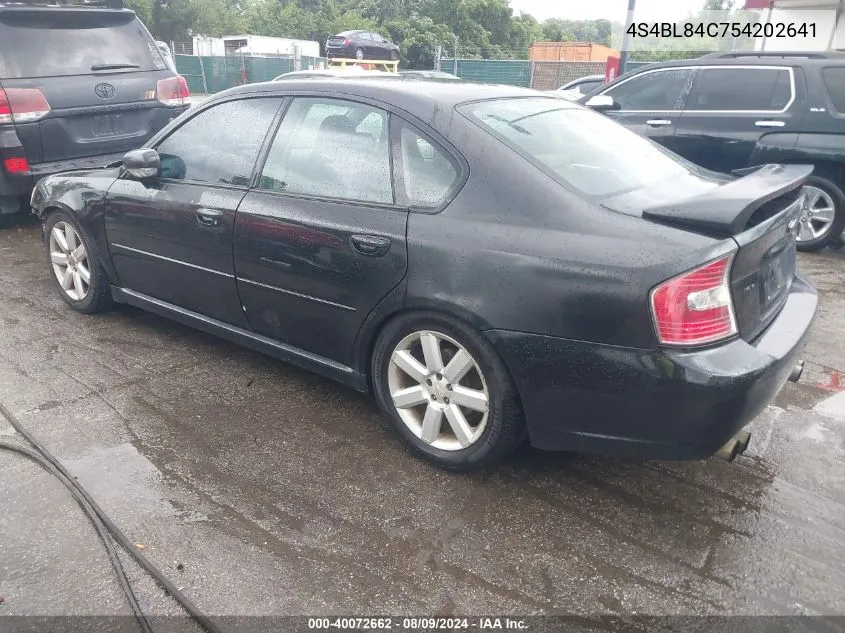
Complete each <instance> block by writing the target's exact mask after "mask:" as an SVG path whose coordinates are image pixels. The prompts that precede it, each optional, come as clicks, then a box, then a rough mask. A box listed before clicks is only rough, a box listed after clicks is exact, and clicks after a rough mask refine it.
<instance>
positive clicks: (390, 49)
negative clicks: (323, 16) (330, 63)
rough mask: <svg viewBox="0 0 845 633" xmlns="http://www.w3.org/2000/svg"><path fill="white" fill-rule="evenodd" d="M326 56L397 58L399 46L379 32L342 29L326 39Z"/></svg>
mask: <svg viewBox="0 0 845 633" xmlns="http://www.w3.org/2000/svg"><path fill="white" fill-rule="evenodd" d="M326 57H329V58H331V57H346V58H355V59H392V60H394V61H396V60H398V59H399V47H398V46H397V45H396V44H394V43H392V42H391V41H390V40H388V39H387V38H386V37H384V36H383V35H380V34H379V33H373V32H372V31H344V32H343V33H338V34H337V35H333V36H332V37H330V38H329V39H327V40H326Z"/></svg>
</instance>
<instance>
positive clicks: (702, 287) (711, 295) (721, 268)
mask: <svg viewBox="0 0 845 633" xmlns="http://www.w3.org/2000/svg"><path fill="white" fill-rule="evenodd" d="M733 258H734V254H733V253H731V254H730V255H726V256H725V257H722V258H721V259H717V260H716V261H714V262H710V263H709V264H705V265H704V266H701V267H699V268H695V269H694V270H691V271H689V272H688V273H684V274H683V275H679V276H677V277H674V278H673V279H670V280H669V281H665V282H663V283H662V284H660V285H659V286H657V288H655V289H654V290H652V291H651V312H652V316H653V318H654V325H655V327H656V328H657V337H658V339H659V340H660V343H662V344H664V345H702V344H704V343H714V342H716V341H720V340H722V339H726V338H728V337H731V336H733V335H734V334H736V333H737V328H736V317H735V316H734V306H733V299H732V298H731V286H730V273H731V264H732V263H733Z"/></svg>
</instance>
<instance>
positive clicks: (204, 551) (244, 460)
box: [0, 224, 845, 615]
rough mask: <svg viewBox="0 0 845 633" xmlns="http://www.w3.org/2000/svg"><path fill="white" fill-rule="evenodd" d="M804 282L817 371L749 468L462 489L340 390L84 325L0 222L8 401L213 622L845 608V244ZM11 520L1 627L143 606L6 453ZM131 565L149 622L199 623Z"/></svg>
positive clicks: (532, 472) (1, 397) (101, 320)
mask: <svg viewBox="0 0 845 633" xmlns="http://www.w3.org/2000/svg"><path fill="white" fill-rule="evenodd" d="M799 267H800V269H801V271H802V272H803V273H804V274H806V275H807V276H808V277H809V279H810V280H811V281H812V282H813V283H814V284H815V285H816V286H817V287H818V288H819V290H820V291H821V294H822V299H821V309H820V313H819V316H818V320H817V322H816V325H815V329H814V331H813V334H812V338H811V341H810V343H809V347H808V349H807V354H806V360H807V368H806V370H805V372H804V376H803V377H802V380H801V382H800V383H799V384H797V385H793V384H789V385H787V386H786V387H785V388H784V390H783V391H782V392H781V394H780V395H779V397H778V398H777V400H776V402H775V403H774V404H772V405H771V406H770V407H769V408H768V409H767V410H766V411H765V412H764V413H763V414H762V415H761V416H760V417H759V418H758V419H757V420H755V421H754V422H753V426H752V431H753V438H752V441H751V446H750V448H749V450H748V452H747V453H746V455H745V456H744V457H742V458H740V459H739V460H738V461H736V462H735V463H733V464H729V463H726V462H722V461H718V460H715V459H711V460H709V461H703V462H687V463H670V462H639V461H630V460H619V459H611V458H604V457H595V456H583V455H573V454H565V453H543V452H540V451H536V450H533V449H531V448H528V447H526V448H523V449H520V451H519V452H518V453H517V454H516V455H514V456H513V457H511V458H509V459H508V460H507V461H506V462H505V463H504V464H502V465H501V466H499V467H498V468H496V469H494V470H491V471H488V472H482V473H476V474H471V475H456V474H448V473H445V472H442V471H440V470H437V469H436V468H433V467H431V466H429V465H427V464H425V463H423V462H421V461H419V460H417V459H414V458H413V457H411V456H410V455H409V453H408V452H407V451H406V450H405V448H404V447H403V445H402V443H401V442H400V440H399V439H398V437H397V436H396V435H395V434H394V433H393V432H392V431H391V430H390V428H389V427H388V425H387V423H386V422H385V421H384V420H383V419H382V418H381V416H380V415H379V413H378V412H377V411H376V408H375V406H374V404H373V402H372V401H371V400H370V399H369V398H367V397H365V396H362V395H360V394H357V393H355V392H353V391H351V390H348V389H346V388H344V387H341V386H339V385H337V384H334V383H332V382H330V381H328V380H324V379H322V378H320V377H317V376H314V375H312V374H309V373H307V372H304V371H301V370H299V369H296V368H293V367H290V366H287V365H285V364H283V363H280V362H277V361H275V360H272V359H270V358H267V357H265V356H262V355H261V354H258V353H254V352H251V351H248V350H244V349H241V348H239V347H237V346H235V345H232V344H229V343H227V342H224V341H221V340H218V339H216V338H214V337H212V336H209V335H205V334H202V333H199V332H196V331H193V330H191V329H189V328H187V327H183V326H181V325H178V324H175V323H173V322H170V321H167V320H165V319H163V318H159V317H156V316H153V315H149V314H146V313H144V312H142V311H140V310H136V309H133V308H128V307H119V308H116V309H114V310H113V311H111V312H109V313H107V314H104V315H98V316H83V315H79V314H76V313H74V312H73V311H71V310H70V309H69V308H67V307H66V306H65V304H64V303H63V302H62V301H61V300H60V299H59V297H58V295H57V293H56V292H55V291H54V289H53V287H52V284H51V281H50V279H49V277H48V271H47V266H46V259H45V255H44V252H43V251H42V249H41V247H40V244H39V233H38V227H37V226H36V225H33V224H28V225H25V226H18V227H13V228H7V229H4V230H0V402H2V403H4V404H5V405H6V407H8V408H9V409H10V410H12V411H13V412H14V413H15V414H16V415H17V416H18V417H19V419H20V420H21V422H23V423H24V424H25V425H26V427H27V428H28V429H29V430H30V431H31V432H32V433H33V434H35V435H36V436H37V437H38V438H39V439H40V441H41V442H43V443H44V444H45V445H46V446H47V447H48V448H49V450H50V451H52V452H53V454H54V455H56V456H57V457H58V458H59V459H60V460H61V461H62V462H63V463H64V464H65V465H66V466H67V467H68V468H69V469H70V470H71V471H72V472H73V473H74V475H76V476H77V477H78V479H79V480H80V481H81V482H82V483H83V484H84V485H85V486H86V487H87V488H88V490H89V491H90V492H91V493H92V494H93V495H94V497H95V498H96V499H97V500H98V501H99V503H100V505H101V506H102V507H103V508H104V509H105V510H106V511H107V512H108V513H109V514H110V516H111V517H112V518H113V519H114V521H115V522H116V523H117V524H118V525H119V526H120V527H121V528H122V530H123V531H124V532H125V533H126V534H127V535H128V536H129V537H130V538H131V539H132V540H133V541H134V542H136V543H138V544H139V547H142V548H143V552H144V554H145V555H146V556H147V557H148V558H150V559H151V560H152V561H153V562H154V563H155V564H157V565H158V566H159V567H160V568H161V569H162V570H163V571H164V572H165V573H167V574H168V575H169V576H170V577H171V579H173V581H174V582H176V583H177V584H178V586H179V587H180V588H182V589H183V591H184V592H185V593H186V594H187V595H188V596H190V597H191V599H192V600H194V602H195V603H196V604H197V605H198V606H199V607H200V608H201V609H202V610H203V611H205V612H206V613H209V614H242V615H243V614H276V615H280V614H286V615H289V614H297V615H301V614H352V615H367V614H387V613H389V614H397V615H402V614H407V613H415V614H425V615H450V614H490V613H496V614H521V615H527V614H578V615H596V614H609V615H613V614H634V613H638V614H660V615H666V614H698V615H704V614H717V613H718V614H840V615H842V614H845V251H832V250H831V251H826V252H822V253H818V254H802V255H801V256H800V258H799ZM678 423H679V424H682V423H683V421H682V420H679V421H678ZM15 437H16V436H15V433H14V432H13V430H12V429H11V427H9V426H8V425H7V424H6V423H5V422H4V421H2V420H0V439H5V440H14V439H15ZM0 507H2V513H0V599H2V600H1V601H0V615H3V614H5V615H16V614H17V615H21V614H42V615H43V614H49V615H68V614H71V615H108V614H127V613H130V612H129V608H128V606H127V605H126V603H125V600H124V598H123V596H122V594H121V593H120V591H119V587H118V584H117V582H116V580H115V578H114V574H113V572H112V570H111V567H110V566H109V564H108V561H107V558H106V555H105V553H104V550H103V548H102V546H101V545H100V543H99V541H98V540H97V537H96V535H95V532H94V530H93V528H92V527H91V525H90V524H89V523H88V522H87V520H86V519H85V517H84V516H83V515H82V513H81V512H80V510H79V508H78V507H77V506H76V505H75V503H74V502H73V501H72V500H71V498H70V496H69V495H68V494H67V492H66V490H65V489H64V488H63V487H62V486H61V484H59V483H58V481H56V480H54V479H53V478H51V476H50V475H48V474H46V473H45V472H43V471H41V470H40V469H39V468H38V467H37V466H36V465H34V464H32V463H30V462H27V461H26V460H24V459H23V458H21V457H19V456H17V455H15V454H12V453H9V452H7V451H2V450H0ZM180 567H181V569H180ZM127 569H128V571H129V575H130V578H131V579H132V582H133V586H134V587H135V589H136V591H137V592H138V595H139V598H140V601H141V604H142V605H143V606H144V608H145V610H147V611H148V612H149V613H152V614H179V613H181V611H180V609H179V608H178V606H176V604H175V603H174V602H173V601H172V600H171V599H170V598H168V597H167V596H166V595H165V594H164V592H163V591H162V590H161V589H159V588H158V587H157V586H156V585H155V584H154V583H153V582H152V581H150V580H149V578H147V577H146V576H145V574H144V573H143V572H142V571H140V569H139V568H137V567H134V566H133V565H131V564H130V565H128V567H127Z"/></svg>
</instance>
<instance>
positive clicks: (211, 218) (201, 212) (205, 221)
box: [197, 209, 223, 226]
mask: <svg viewBox="0 0 845 633" xmlns="http://www.w3.org/2000/svg"><path fill="white" fill-rule="evenodd" d="M197 222H199V223H200V224H202V225H203V226H223V212H222V211H218V210H217V209H197Z"/></svg>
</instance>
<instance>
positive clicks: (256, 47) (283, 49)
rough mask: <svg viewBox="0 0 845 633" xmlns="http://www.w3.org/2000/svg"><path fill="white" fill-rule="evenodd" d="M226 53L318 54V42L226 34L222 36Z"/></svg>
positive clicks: (253, 54) (254, 55)
mask: <svg viewBox="0 0 845 633" xmlns="http://www.w3.org/2000/svg"><path fill="white" fill-rule="evenodd" d="M223 42H224V45H225V50H226V54H227V55H248V56H253V57H264V56H268V57H269V56H283V55H290V56H303V55H305V56H309V57H319V56H320V44H319V42H314V41H309V40H295V39H290V38H286V37H268V36H265V35H226V36H224V37H223Z"/></svg>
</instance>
